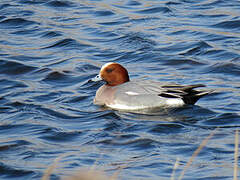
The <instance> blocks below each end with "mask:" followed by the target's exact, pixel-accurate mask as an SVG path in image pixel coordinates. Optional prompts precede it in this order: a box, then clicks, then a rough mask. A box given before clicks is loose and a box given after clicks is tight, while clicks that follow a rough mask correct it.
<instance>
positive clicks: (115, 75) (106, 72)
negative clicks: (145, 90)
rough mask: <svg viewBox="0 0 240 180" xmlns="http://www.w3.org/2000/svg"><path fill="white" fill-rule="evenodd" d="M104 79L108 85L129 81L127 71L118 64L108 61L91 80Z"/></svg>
mask: <svg viewBox="0 0 240 180" xmlns="http://www.w3.org/2000/svg"><path fill="white" fill-rule="evenodd" d="M101 80H103V81H105V82H106V84H107V85H109V86H117V85H120V84H123V83H125V82H128V81H129V76H128V71H127V70H126V69H125V68H124V67H123V66H122V65H120V64H118V63H114V62H110V63H106V64H105V65H103V66H102V68H101V70H100V72H99V74H98V75H97V76H96V77H94V78H93V79H92V81H101Z"/></svg>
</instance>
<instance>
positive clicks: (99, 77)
mask: <svg viewBox="0 0 240 180" xmlns="http://www.w3.org/2000/svg"><path fill="white" fill-rule="evenodd" d="M102 80H103V79H102V78H101V76H100V75H99V74H98V75H97V76H95V77H94V78H92V79H91V81H94V82H97V81H102Z"/></svg>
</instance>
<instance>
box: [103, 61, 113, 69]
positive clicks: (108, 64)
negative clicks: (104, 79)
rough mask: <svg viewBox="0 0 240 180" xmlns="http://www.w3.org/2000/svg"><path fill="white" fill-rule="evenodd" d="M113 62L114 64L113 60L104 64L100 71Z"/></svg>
mask: <svg viewBox="0 0 240 180" xmlns="http://www.w3.org/2000/svg"><path fill="white" fill-rule="evenodd" d="M111 64H114V63H113V62H109V63H106V64H104V65H103V66H102V68H101V70H100V71H102V70H103V69H104V68H106V67H107V66H109V65H111Z"/></svg>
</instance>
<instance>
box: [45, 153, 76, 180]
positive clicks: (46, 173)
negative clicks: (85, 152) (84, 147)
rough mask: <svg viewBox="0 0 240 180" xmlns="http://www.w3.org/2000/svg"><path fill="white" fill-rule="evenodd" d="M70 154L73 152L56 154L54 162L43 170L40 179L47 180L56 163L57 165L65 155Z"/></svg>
mask: <svg viewBox="0 0 240 180" xmlns="http://www.w3.org/2000/svg"><path fill="white" fill-rule="evenodd" d="M72 154H75V153H72V152H71V153H64V154H62V155H60V156H58V157H57V158H56V159H55V160H54V162H53V163H52V164H51V165H50V166H49V167H48V168H47V169H46V171H45V172H44V175H43V177H42V179H41V180H49V177H50V175H51V174H52V172H53V171H54V169H56V167H57V165H58V162H59V161H60V160H61V159H63V158H64V157H66V156H69V155H72Z"/></svg>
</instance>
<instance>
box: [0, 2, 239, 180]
mask: <svg viewBox="0 0 240 180" xmlns="http://www.w3.org/2000/svg"><path fill="white" fill-rule="evenodd" d="M0 33H1V34H0V179H24V180H25V179H41V178H42V176H43V174H44V172H45V171H46V169H47V167H49V166H50V165H51V164H52V163H53V162H54V160H55V159H56V158H57V157H58V158H59V159H60V160H59V162H58V164H57V168H56V169H54V171H53V172H52V175H51V179H60V178H61V177H63V176H65V175H69V174H73V173H75V172H76V171H77V170H78V169H79V168H80V169H81V168H88V167H93V166H95V167H96V168H97V169H101V170H104V171H105V173H106V174H107V175H109V176H111V175H112V174H113V173H116V172H117V173H119V174H118V179H122V180H136V179H141V180H145V179H151V180H155V179H156V180H157V179H161V180H162V179H166V180H168V179H171V176H173V175H174V176H175V178H177V177H179V176H180V174H181V172H182V171H183V169H184V167H185V166H186V164H187V162H188V161H189V159H190V157H191V156H192V154H193V153H194V151H195V150H196V149H197V148H198V147H199V145H200V144H201V143H202V141H203V140H204V139H205V138H206V137H207V136H208V135H209V134H210V133H212V132H213V130H214V129H215V128H216V127H219V128H218V129H217V131H216V132H215V133H214V135H213V137H212V138H211V139H209V141H208V142H207V144H206V145H205V146H204V147H203V149H202V150H201V152H200V153H199V154H198V155H197V156H196V157H195V158H194V160H193V162H192V164H191V165H190V166H189V167H188V169H187V170H186V172H185V174H184V179H201V180H202V179H204V180H209V179H216V180H219V179H224V180H225V179H232V178H233V163H234V140H235V130H236V129H237V128H239V127H240V112H239V110H240V1H239V0H228V1H226V0H199V1H193V0H184V1H181V0H172V1H171V0H162V1H156V0H154V1H151V0H120V1H119V0H118V1H117V0H94V1H93V0H72V1H70V0H69V1H68V0H64V1H63V0H1V2H0ZM110 61H114V62H118V63H121V64H123V65H124V66H126V67H127V69H128V70H129V72H130V76H131V78H132V79H151V80H155V81H163V82H166V81H169V82H175V83H181V84H192V83H197V84H199V83H202V84H206V85H207V89H209V90H210V89H211V90H214V93H212V94H211V95H209V96H207V97H204V98H202V99H201V100H199V101H198V103H197V105H195V106H188V107H183V108H179V109H172V110H161V111H159V112H157V113H152V114H150V113H148V114H138V113H129V112H119V111H113V110H111V109H103V108H101V107H99V106H96V105H94V104H93V102H92V101H93V98H94V95H95V92H96V90H97V89H98V88H99V87H100V86H101V83H92V82H88V80H89V79H90V78H92V77H94V76H95V75H96V74H97V73H98V71H99V69H100V67H101V65H102V64H104V63H106V62H110ZM176 160H177V161H178V167H177V168H175V169H174V164H175V162H176ZM173 171H175V172H174V174H173Z"/></svg>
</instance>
